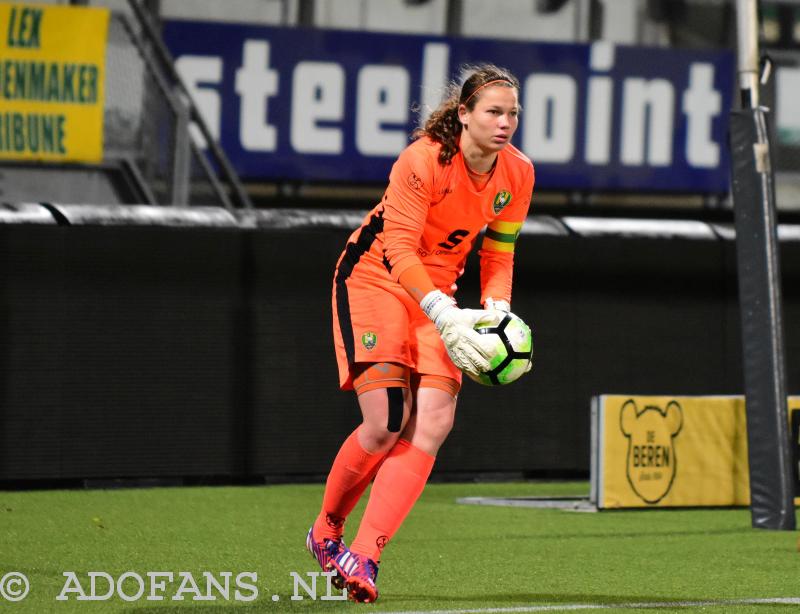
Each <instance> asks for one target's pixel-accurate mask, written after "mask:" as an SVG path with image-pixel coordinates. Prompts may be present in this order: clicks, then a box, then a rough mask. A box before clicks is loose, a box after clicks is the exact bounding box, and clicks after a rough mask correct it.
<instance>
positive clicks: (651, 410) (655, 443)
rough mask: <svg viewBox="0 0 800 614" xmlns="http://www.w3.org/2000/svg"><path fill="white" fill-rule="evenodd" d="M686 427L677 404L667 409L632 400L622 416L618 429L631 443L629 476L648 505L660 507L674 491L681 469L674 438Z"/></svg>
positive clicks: (626, 404) (640, 496)
mask: <svg viewBox="0 0 800 614" xmlns="http://www.w3.org/2000/svg"><path fill="white" fill-rule="evenodd" d="M682 426H683V410H682V409H681V406H680V405H678V403H677V402H675V401H670V402H669V403H667V406H666V408H665V409H661V408H660V407H656V406H655V405H647V406H646V407H644V408H642V409H641V410H640V409H638V408H637V407H636V403H635V402H634V400H633V399H629V400H628V401H625V403H624V404H623V405H622V408H621V409H620V413H619V427H620V430H621V431H622V434H623V435H625V437H627V439H628V458H627V465H626V474H627V476H628V483H629V484H630V485H631V488H632V489H633V492H635V493H636V495H637V496H638V497H639V498H640V499H641V500H642V501H644V502H645V503H658V502H659V501H661V499H663V498H664V497H665V496H666V495H667V494H668V493H669V491H670V489H671V488H672V483H673V482H674V481H675V475H676V473H677V468H678V466H677V465H678V459H677V457H676V455H675V438H676V437H677V436H678V433H680V432H681V427H682Z"/></svg>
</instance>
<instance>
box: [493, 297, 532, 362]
mask: <svg viewBox="0 0 800 614" xmlns="http://www.w3.org/2000/svg"><path fill="white" fill-rule="evenodd" d="M483 306H484V308H486V309H488V310H490V311H491V310H494V311H502V312H503V313H510V312H511V305H510V304H509V302H508V301H502V300H501V301H496V300H495V299H493V298H492V297H489V298H487V299H486V300H485V301H484V302H483ZM531 369H533V361H532V360H529V361H528V366H527V367H526V368H525V373H527V372H528V371H530V370H531Z"/></svg>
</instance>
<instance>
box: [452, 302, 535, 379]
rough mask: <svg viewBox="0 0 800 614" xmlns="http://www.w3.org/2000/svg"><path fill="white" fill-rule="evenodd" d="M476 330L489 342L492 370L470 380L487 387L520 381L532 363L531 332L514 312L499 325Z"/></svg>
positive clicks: (490, 366)
mask: <svg viewBox="0 0 800 614" xmlns="http://www.w3.org/2000/svg"><path fill="white" fill-rule="evenodd" d="M475 330H476V331H477V332H479V333H480V334H481V335H486V336H487V337H488V338H489V339H490V341H489V342H488V343H486V344H485V345H484V347H487V348H492V350H493V351H492V355H491V357H490V358H489V370H488V371H486V372H484V373H478V375H470V374H467V375H469V377H470V379H472V380H474V381H476V382H478V383H479V384H483V385H484V386H503V385H505V384H510V383H511V382H515V381H517V380H518V379H519V378H520V377H522V375H523V374H524V373H526V372H527V371H528V365H530V364H531V362H532V361H533V337H532V335H531V329H530V328H529V327H528V325H527V324H525V322H523V321H522V318H520V317H519V316H517V315H514V314H513V313H506V314H505V316H504V317H503V319H502V320H501V321H500V323H499V324H498V325H497V326H491V325H489V324H480V323H479V324H478V325H477V326H475Z"/></svg>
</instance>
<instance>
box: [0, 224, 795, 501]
mask: <svg viewBox="0 0 800 614" xmlns="http://www.w3.org/2000/svg"><path fill="white" fill-rule="evenodd" d="M349 232H350V231H349V230H340V229H330V228H318V229H307V230H279V229H251V230H243V229H240V228H166V227H99V226H71V227H61V226H35V225H7V226H0V438H1V439H0V482H2V483H3V484H6V485H9V484H10V485H14V486H20V485H31V486H34V487H35V486H36V485H37V484H38V485H44V484H47V485H52V484H53V483H54V482H55V483H65V484H69V483H72V482H76V481H77V482H78V483H83V484H91V483H97V484H102V483H103V482H102V480H119V479H139V480H142V479H157V480H167V481H168V480H173V481H178V482H179V483H191V482H192V481H195V482H197V481H201V482H202V481H206V482H210V481H221V482H241V481H284V480H292V481H300V480H318V479H321V477H322V476H324V474H325V473H326V472H327V470H328V468H329V466H330V462H331V460H332V459H333V456H334V455H335V453H336V450H337V449H338V446H339V444H340V442H341V440H342V439H343V438H344V436H345V435H346V434H347V433H349V432H350V431H351V430H352V429H353V428H354V427H355V426H356V424H357V423H358V420H359V412H358V409H357V404H356V401H355V397H354V396H353V394H352V393H345V392H341V391H339V390H338V388H337V374H336V365H335V360H334V354H333V348H332V335H331V323H330V317H331V316H330V286H331V280H332V274H333V268H334V265H335V262H336V259H337V257H338V255H339V252H340V250H341V249H342V247H343V245H344V243H345V241H346V238H347V236H348V235H349ZM476 265H477V263H476V262H475V261H472V262H471V266H470V267H468V270H467V273H466V275H465V278H464V279H463V280H462V283H461V291H460V292H459V297H460V302H461V304H462V305H465V306H469V305H472V306H475V304H476V303H477V300H478V287H477V286H478V267H477V266H476ZM782 268H783V278H784V284H783V292H784V299H785V305H784V318H785V330H786V349H787V376H788V391H789V393H790V394H798V393H800V371H798V368H797V365H798V362H800V295H798V288H800V283H799V282H800V242H784V243H783V245H782ZM515 279H516V282H515V294H514V300H513V306H514V311H515V312H516V313H518V314H519V315H521V316H522V317H523V318H524V319H525V320H526V321H528V322H529V323H530V324H532V327H533V329H534V355H535V363H534V369H533V371H532V372H531V373H530V374H528V375H527V376H525V377H524V378H523V379H522V380H520V381H518V382H516V383H514V384H512V385H510V386H508V387H505V388H483V387H481V386H479V385H477V384H474V383H473V382H471V381H465V384H464V388H463V390H462V393H461V398H460V402H459V408H458V416H457V421H456V427H455V429H454V431H453V433H452V435H451V436H450V439H449V440H448V442H447V443H446V444H445V446H444V447H443V449H442V451H441V453H440V456H439V459H438V462H437V465H436V468H435V473H434V476H435V478H436V479H461V478H465V477H475V476H478V477H481V476H483V477H487V476H492V475H503V476H508V475H520V476H524V477H548V476H549V477H568V476H575V477H586V476H588V471H589V434H590V433H589V411H590V410H589V403H590V398H591V396H592V395H596V394H600V393H629V394H666V395H702V394H742V393H743V383H742V382H743V380H742V368H741V362H742V361H741V350H740V345H741V344H740V332H739V314H738V304H737V294H736V293H737V288H736V272H735V245H734V243H733V242H732V241H730V240H724V239H721V238H717V239H706V240H699V239H695V240H690V239H658V238H623V237H619V236H614V237H604V238H589V237H585V236H574V235H566V236H548V235H522V236H521V237H520V239H519V241H518V247H517V263H516V269H515ZM92 480H95V482H92Z"/></svg>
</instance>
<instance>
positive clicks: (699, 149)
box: [164, 20, 734, 193]
mask: <svg viewBox="0 0 800 614" xmlns="http://www.w3.org/2000/svg"><path fill="white" fill-rule="evenodd" d="M164 38H165V41H166V43H167V45H168V47H169V48H170V50H171V51H172V53H173V55H174V56H175V58H176V65H177V67H178V70H179V72H180V73H181V75H182V77H183V79H184V81H185V82H186V84H187V86H188V87H189V89H190V91H192V93H193V96H194V97H195V99H196V101H197V102H198V105H199V106H200V108H201V112H202V113H203V115H204V117H205V118H206V119H207V120H208V122H209V124H210V126H211V128H212V132H213V133H214V134H215V135H217V136H218V137H219V140H220V142H221V144H222V146H223V148H224V149H225V151H226V153H227V154H228V155H229V157H230V159H231V161H232V162H233V164H234V166H235V168H236V170H237V171H238V172H239V174H240V175H241V176H242V177H243V178H244V179H246V180H302V181H346V182H355V183H366V182H382V181H385V180H386V179H387V177H388V175H389V170H390V168H391V165H392V162H393V161H394V159H395V157H396V156H397V154H398V153H399V152H400V151H401V150H402V149H403V147H405V146H406V145H407V144H408V142H409V134H410V133H411V131H412V130H413V129H414V128H415V127H416V126H417V125H418V124H419V121H420V117H425V116H426V114H427V113H428V112H429V110H430V109H431V108H433V107H435V106H436V105H437V104H438V102H439V101H440V100H441V96H442V94H443V92H444V89H445V87H446V85H447V84H448V82H449V81H450V79H452V78H457V77H458V72H459V70H460V67H462V66H463V65H466V64H475V63H480V62H492V63H495V64H498V65H500V66H504V67H506V68H509V69H510V70H511V71H512V72H513V73H514V74H516V75H517V77H518V78H519V80H520V83H521V91H520V103H521V106H522V113H521V116H520V124H519V129H518V131H517V134H516V136H515V137H514V144H515V145H516V146H517V147H519V148H520V149H521V150H522V151H524V152H525V153H526V154H527V155H528V156H529V157H530V158H531V159H532V160H533V162H534V164H535V166H536V170H537V173H536V175H537V188H540V189H553V190H562V189H563V190H586V191H594V190H597V191H611V190H613V191H637V192H694V193H724V192H727V191H728V183H729V181H728V152H727V145H726V138H727V137H726V135H727V123H728V110H729V109H730V106H731V98H732V93H733V87H734V86H733V78H734V58H733V54H732V53H731V52H729V51H698V50H691V51H690V50H682V49H668V48H651V47H631V46H618V45H613V44H610V43H606V42H596V43H593V44H561V43H526V42H518V41H498V40H483V39H467V38H443V37H433V36H418V35H400V34H377V33H369V32H361V31H359V32H353V31H339V30H318V29H302V28H276V27H265V26H252V25H246V24H220V23H210V22H194V21H177V20H173V21H168V22H166V23H165V26H164ZM415 109H416V111H415Z"/></svg>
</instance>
